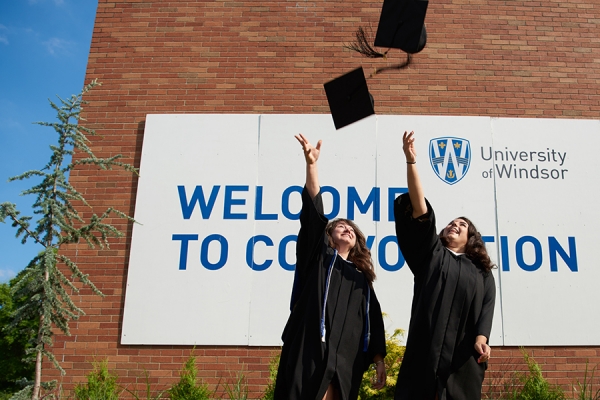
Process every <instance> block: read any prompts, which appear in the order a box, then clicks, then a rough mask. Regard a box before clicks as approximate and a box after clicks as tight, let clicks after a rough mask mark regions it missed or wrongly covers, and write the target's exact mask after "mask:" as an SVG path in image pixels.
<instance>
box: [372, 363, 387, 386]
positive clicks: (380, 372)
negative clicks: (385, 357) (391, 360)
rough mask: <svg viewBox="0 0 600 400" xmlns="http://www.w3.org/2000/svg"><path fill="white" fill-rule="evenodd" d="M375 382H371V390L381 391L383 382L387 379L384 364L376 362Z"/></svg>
mask: <svg viewBox="0 0 600 400" xmlns="http://www.w3.org/2000/svg"><path fill="white" fill-rule="evenodd" d="M375 371H376V372H375V378H376V379H375V380H374V381H373V389H376V390H379V389H383V388H384V386H385V380H386V379H387V374H386V372H385V363H384V362H378V363H376V364H375Z"/></svg>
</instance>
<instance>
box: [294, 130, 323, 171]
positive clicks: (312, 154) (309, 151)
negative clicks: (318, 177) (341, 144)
mask: <svg viewBox="0 0 600 400" xmlns="http://www.w3.org/2000/svg"><path fill="white" fill-rule="evenodd" d="M294 137H295V138H296V140H298V142H300V144H301V145H302V150H303V151H304V158H305V159H306V164H314V163H316V162H317V160H318V159H319V154H321V143H323V141H322V140H319V141H318V142H317V146H316V147H315V146H313V145H312V144H310V142H309V141H308V139H307V138H305V137H304V135H303V134H301V133H299V134H297V135H294Z"/></svg>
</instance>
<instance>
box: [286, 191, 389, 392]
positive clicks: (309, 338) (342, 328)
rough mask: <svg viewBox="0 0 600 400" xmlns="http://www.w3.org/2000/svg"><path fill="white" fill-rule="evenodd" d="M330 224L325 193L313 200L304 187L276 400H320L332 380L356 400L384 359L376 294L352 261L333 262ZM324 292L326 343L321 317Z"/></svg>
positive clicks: (383, 336) (381, 319) (383, 338)
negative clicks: (369, 372)
mask: <svg viewBox="0 0 600 400" xmlns="http://www.w3.org/2000/svg"><path fill="white" fill-rule="evenodd" d="M327 222H328V220H327V218H325V216H324V215H323V204H322V201H321V194H320V193H319V194H318V195H317V196H316V197H315V199H314V201H313V200H311V199H310V196H309V195H308V192H307V191H306V188H305V189H304V191H303V192H302V213H301V215H300V232H299V234H298V242H297V247H296V257H297V261H296V271H295V275H294V286H293V289H292V301H291V303H292V304H291V314H290V316H289V319H288V322H287V324H286V326H285V329H284V331H283V335H282V340H283V349H282V351H281V359H280V363H279V370H278V372H277V381H276V383H275V395H274V398H275V400H296V399H298V400H300V399H302V400H316V399H318V400H321V399H322V398H323V395H324V394H325V391H326V390H327V387H328V385H329V383H330V382H331V381H332V379H334V377H336V379H337V381H338V382H339V387H340V391H341V399H342V400H354V399H356V398H357V397H358V389H359V387H360V383H361V380H362V376H363V373H364V371H365V370H366V369H367V368H368V366H369V365H370V364H371V363H372V362H373V357H374V356H375V355H376V354H381V355H382V356H385V354H386V353H385V331H384V327H383V318H382V315H381V308H380V306H379V302H378V301H377V297H376V296H375V292H374V291H373V289H372V288H370V287H369V283H368V281H367V279H366V278H365V276H364V274H362V273H361V272H360V271H358V270H357V269H356V268H355V266H354V265H353V264H352V263H351V262H348V261H345V260H344V259H342V258H341V257H339V256H337V257H336V258H335V261H334V262H333V264H332V263H331V260H332V258H333V255H334V250H333V249H332V248H331V247H329V245H328V240H327V235H326V234H325V227H326V225H327ZM330 265H331V275H330V278H329V285H328V288H329V290H328V291H326V290H325V287H326V284H327V280H328V279H327V277H328V275H329V273H328V271H329V269H330ZM326 293H327V302H326V313H325V314H326V318H325V340H324V341H322V338H321V314H322V309H323V304H324V298H325V294H326ZM367 307H368V310H369V311H368V313H367ZM367 315H368V318H367ZM369 331H370V340H369V337H368V336H369ZM365 339H366V340H367V342H366V343H367V346H366V351H365Z"/></svg>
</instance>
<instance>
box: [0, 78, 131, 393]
mask: <svg viewBox="0 0 600 400" xmlns="http://www.w3.org/2000/svg"><path fill="white" fill-rule="evenodd" d="M97 85H99V84H98V83H97V82H96V81H93V82H91V83H90V84H89V85H87V86H85V87H84V89H83V90H82V92H81V93H80V94H78V95H73V96H71V98H69V99H67V100H63V99H60V98H59V100H60V102H61V105H60V106H58V105H56V104H55V103H53V102H50V106H51V107H52V108H53V109H54V110H55V111H56V113H57V120H58V121H57V122H54V123H50V122H38V123H37V124H39V125H42V126H47V127H51V128H53V129H54V131H55V133H56V134H57V136H58V137H57V143H56V145H52V146H50V149H51V150H52V154H51V156H50V160H49V161H48V162H47V163H46V164H45V166H44V167H43V168H42V169H40V170H33V171H27V172H25V173H23V174H21V175H19V176H15V177H12V178H10V179H9V180H10V181H15V180H25V179H30V178H34V179H35V180H36V181H37V183H35V184H33V186H32V187H31V188H29V189H27V190H25V191H23V192H22V194H23V195H33V196H35V201H34V203H33V206H32V208H33V214H35V215H37V216H38V218H39V219H38V220H37V221H35V222H34V223H33V224H32V219H33V218H32V217H31V216H21V215H20V211H18V210H17V208H16V206H15V205H14V204H12V203H2V204H0V222H5V220H7V219H8V220H9V221H11V222H12V226H13V227H15V228H16V229H17V233H16V237H17V238H19V237H20V238H21V242H22V243H25V242H27V241H28V240H33V241H34V242H36V243H38V244H39V245H40V246H41V247H42V249H41V251H40V252H39V253H38V255H37V256H36V257H34V258H33V260H31V262H30V263H29V265H27V267H26V268H25V270H24V271H23V274H22V275H21V276H20V279H18V280H17V281H16V282H15V284H14V286H13V287H11V292H12V295H13V296H14V297H15V298H19V299H24V301H23V303H22V304H20V305H19V307H18V308H16V309H15V311H14V318H13V320H12V322H11V323H10V324H9V329H12V328H14V327H18V326H20V325H21V324H23V323H25V324H27V323H29V322H30V321H33V320H37V321H38V324H39V325H38V327H39V329H38V332H37V337H36V338H35V341H34V344H33V346H32V347H31V348H28V349H27V350H26V353H27V354H28V355H30V354H35V356H36V366H37V368H38V370H40V371H41V362H42V357H47V358H48V359H49V360H50V361H52V363H53V364H54V366H55V367H56V368H57V369H59V370H60V372H61V374H64V370H63V369H62V368H61V367H60V364H59V363H58V361H57V360H56V359H55V358H54V356H53V354H52V353H51V352H50V351H49V350H48V348H49V347H50V346H51V345H52V335H53V327H56V328H58V329H59V330H60V331H61V332H63V333H64V334H65V335H69V325H68V324H69V322H70V321H71V320H72V319H77V318H79V317H80V316H81V315H84V314H85V313H84V311H83V310H82V309H81V308H79V307H77V306H76V305H75V303H74V302H73V301H72V299H71V297H70V295H69V291H73V292H75V293H78V292H79V289H78V288H77V287H76V286H75V285H74V284H73V282H74V281H75V280H78V281H80V282H81V283H83V285H85V286H88V287H90V288H91V289H92V291H93V292H94V293H96V294H97V295H100V296H103V294H102V293H101V292H100V290H98V288H96V286H95V285H94V284H93V283H92V282H91V281H90V279H89V278H88V275H87V274H84V273H83V272H82V271H81V270H80V269H79V267H78V266H77V265H76V264H75V263H74V262H73V261H72V260H71V259H69V258H68V257H67V256H65V255H64V254H61V253H60V251H59V250H60V249H61V247H62V246H64V245H68V244H77V243H79V242H81V241H84V242H86V243H87V244H88V245H89V246H90V247H100V248H108V247H109V242H108V238H109V237H121V236H122V235H123V234H122V233H121V232H120V231H119V230H117V229H116V228H115V227H114V226H112V225H110V224H108V223H106V222H105V220H106V219H107V218H109V217H111V216H117V217H121V218H125V219H128V220H130V221H133V220H132V219H131V218H130V217H128V216H127V215H125V214H124V213H122V212H120V211H117V210H115V209H113V208H111V207H109V208H108V209H107V210H106V211H104V213H103V214H102V215H100V216H98V215H97V214H95V213H94V214H92V215H91V217H89V218H88V219H84V218H83V217H82V216H81V214H80V213H79V212H78V210H77V207H78V206H80V205H86V206H88V207H90V206H89V204H88V203H87V202H86V200H85V198H84V197H83V194H82V193H81V192H79V191H77V190H76V189H75V188H74V187H73V186H71V184H70V183H69V182H68V176H69V174H70V172H71V171H73V170H74V169H75V168H77V167H79V166H82V165H95V166H97V167H99V168H101V169H112V168H113V167H119V168H123V169H125V170H127V171H130V172H134V173H136V172H137V170H136V169H135V168H134V167H133V166H131V165H129V164H125V163H122V162H120V161H119V158H120V157H121V155H115V156H112V157H109V158H98V157H96V156H95V155H94V153H93V152H92V150H91V149H90V148H89V146H88V144H89V140H88V138H87V136H86V135H94V134H95V132H94V131H93V130H91V129H88V128H86V127H84V126H82V125H80V124H79V123H80V122H81V121H83V119H82V118H81V117H80V114H81V111H82V106H83V105H84V104H86V102H85V101H84V100H83V95H84V94H85V93H87V92H89V91H90V90H91V89H92V88H93V87H95V86H97ZM75 152H78V153H79V154H82V155H83V157H81V158H78V159H76V160H72V156H73V154H74V153H75ZM61 267H63V268H62V269H66V270H68V271H69V275H70V277H67V276H66V275H65V274H64V273H63V272H62V271H61ZM65 267H66V268H65ZM34 380H35V382H34V389H33V394H32V398H33V399H38V398H39V396H40V389H41V376H40V375H39V374H38V375H36V376H34Z"/></svg>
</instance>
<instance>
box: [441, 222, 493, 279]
mask: <svg viewBox="0 0 600 400" xmlns="http://www.w3.org/2000/svg"><path fill="white" fill-rule="evenodd" d="M455 219H462V220H464V221H465V222H466V223H467V225H468V226H469V227H468V229H467V244H466V245H465V255H466V256H467V257H468V258H469V260H471V261H472V262H473V264H475V266H476V267H477V268H479V269H481V270H483V271H485V272H490V271H491V270H492V268H494V267H495V266H496V265H495V264H494V263H492V260H490V256H489V255H488V253H487V250H486V248H485V242H484V241H483V239H482V238H481V234H480V233H479V231H477V228H475V225H473V222H471V220H470V219H468V218H466V217H458V218H455ZM445 229H446V228H445V227H444V229H442V231H441V232H440V240H441V241H442V244H443V245H444V246H447V245H448V240H447V239H446V237H445V236H444V230H445Z"/></svg>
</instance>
